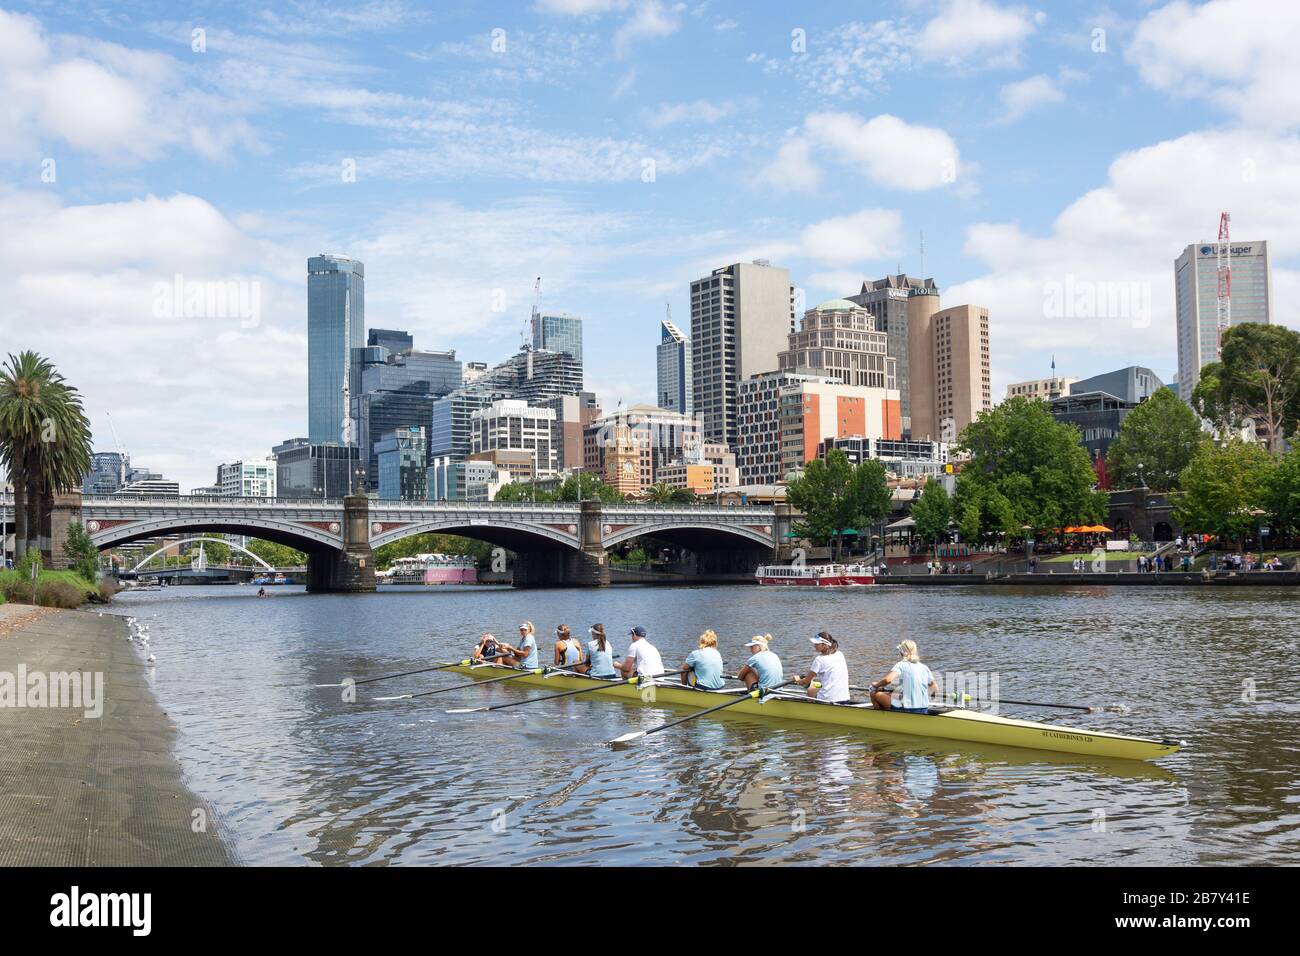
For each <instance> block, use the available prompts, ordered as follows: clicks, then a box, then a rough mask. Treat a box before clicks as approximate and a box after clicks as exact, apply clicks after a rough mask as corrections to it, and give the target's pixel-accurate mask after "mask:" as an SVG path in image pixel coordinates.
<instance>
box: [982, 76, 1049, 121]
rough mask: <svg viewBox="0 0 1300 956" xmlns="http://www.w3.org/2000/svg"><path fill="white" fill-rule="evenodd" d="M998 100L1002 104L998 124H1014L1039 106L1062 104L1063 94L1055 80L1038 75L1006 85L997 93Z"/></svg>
mask: <svg viewBox="0 0 1300 956" xmlns="http://www.w3.org/2000/svg"><path fill="white" fill-rule="evenodd" d="M998 99H999V100H1001V102H1002V112H1001V114H1000V115H999V117H998V122H1001V123H1014V122H1016V121H1017V120H1019V119H1021V118H1023V117H1024V116H1025V114H1027V113H1030V112H1033V111H1034V110H1036V109H1038V108H1039V107H1040V106H1048V105H1050V104H1052V103H1060V102H1063V101H1064V100H1065V94H1064V93H1062V92H1061V88H1060V87H1059V86H1058V85H1057V84H1056V81H1055V80H1053V79H1052V78H1051V77H1050V76H1048V75H1047V74H1045V73H1039V74H1038V75H1037V76H1031V77H1028V78H1026V79H1023V80H1019V81H1017V82H1015V83H1008V84H1007V85H1006V86H1004V87H1002V89H1000V90H999V91H998Z"/></svg>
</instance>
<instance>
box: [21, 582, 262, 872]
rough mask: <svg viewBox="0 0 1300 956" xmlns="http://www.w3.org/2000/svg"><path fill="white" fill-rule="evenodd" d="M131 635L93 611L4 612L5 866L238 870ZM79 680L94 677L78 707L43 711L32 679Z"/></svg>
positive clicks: (111, 618)
mask: <svg viewBox="0 0 1300 956" xmlns="http://www.w3.org/2000/svg"><path fill="white" fill-rule="evenodd" d="M127 633H128V630H127V623H126V621H125V620H124V619H123V618H120V617H115V616H113V615H108V614H100V613H97V612H95V611H62V610H61V611H55V610H51V609H48V608H36V607H32V606H30V605H17V604H6V605H3V606H0V866H220V865H227V864H230V863H233V862H236V861H235V860H234V859H233V858H232V857H231V855H230V853H229V852H228V851H227V849H226V846H225V844H224V843H223V841H222V839H221V837H220V835H219V827H218V825H217V820H216V817H215V816H214V814H213V813H212V810H211V808H210V807H208V806H207V804H205V803H204V802H203V801H202V800H200V799H199V798H198V797H196V796H195V795H194V794H193V793H191V792H190V790H189V789H188V788H187V787H186V786H185V784H184V782H183V780H182V775H181V769H180V765H179V764H178V763H177V762H176V759H175V757H174V756H173V753H172V747H173V742H174V739H175V733H176V730H175V727H174V725H173V724H172V721H171V719H170V718H169V717H168V715H167V714H166V713H165V712H164V711H163V710H162V708H161V707H160V706H159V705H158V703H157V701H156V700H155V698H154V695H153V692H152V690H151V689H150V687H149V680H148V675H147V673H146V665H145V664H144V662H143V661H142V660H141V659H140V657H139V656H138V654H137V652H136V650H135V648H134V647H133V646H132V645H131V644H130V643H129V642H128V641H127ZM74 672H80V673H83V674H89V675H92V676H91V678H90V679H87V680H86V681H85V682H84V683H83V685H82V694H81V696H80V698H79V699H78V700H77V706H38V705H37V703H38V702H37V698H36V695H35V692H34V690H33V687H34V683H33V682H34V681H35V682H37V683H39V682H40V681H41V680H43V679H45V675H54V674H63V673H66V674H71V673H74ZM20 674H25V676H26V681H25V684H26V688H25V689H24V688H20V687H18V686H17V677H18V675H20ZM94 675H101V676H100V677H99V678H98V681H99V683H98V686H99V687H100V689H101V690H100V693H98V694H95V693H94V691H93V688H94V687H95V686H96V684H97V681H96V679H95V677H94ZM51 686H53V682H51ZM6 691H7V693H6ZM51 696H53V695H51ZM65 702H66V701H65ZM47 703H58V702H57V701H49V700H48V699H47ZM18 704H24V705H26V706H17V705H18ZM95 710H101V711H102V712H101V713H100V714H99V715H98V716H95V715H94V711H95ZM196 831H197V832H196Z"/></svg>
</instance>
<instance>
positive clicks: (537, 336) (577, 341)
mask: <svg viewBox="0 0 1300 956" xmlns="http://www.w3.org/2000/svg"><path fill="white" fill-rule="evenodd" d="M532 331H533V348H534V350H542V349H545V350H547V351H549V352H564V353H565V354H566V355H569V356H571V357H573V358H575V359H577V360H578V362H579V363H581V362H582V318H581V316H577V315H570V314H569V313H568V312H539V311H537V309H533V317H532Z"/></svg>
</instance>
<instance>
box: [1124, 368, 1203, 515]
mask: <svg viewBox="0 0 1300 956" xmlns="http://www.w3.org/2000/svg"><path fill="white" fill-rule="evenodd" d="M1207 438H1208V436H1207V435H1206V434H1205V433H1204V432H1203V431H1201V422H1200V419H1199V418H1198V417H1197V415H1196V413H1195V412H1193V411H1192V410H1191V408H1189V407H1188V406H1187V405H1186V404H1184V403H1183V402H1182V401H1180V400H1179V398H1178V396H1177V395H1175V394H1174V393H1173V392H1172V391H1171V390H1170V389H1167V388H1162V389H1160V390H1159V391H1157V392H1156V393H1155V394H1154V395H1152V396H1151V397H1150V398H1148V399H1147V400H1146V401H1145V402H1143V403H1142V404H1141V405H1139V406H1138V407H1137V408H1135V409H1133V410H1132V411H1131V412H1129V413H1128V415H1127V416H1125V418H1124V423H1123V424H1122V425H1120V429H1119V435H1118V436H1117V437H1116V438H1115V440H1114V441H1113V442H1112V443H1111V446H1110V451H1109V452H1108V453H1107V455H1106V471H1107V473H1108V474H1109V475H1110V477H1111V480H1112V482H1113V483H1114V484H1115V486H1116V487H1120V488H1128V487H1137V486H1139V485H1141V484H1142V483H1143V482H1146V485H1147V487H1149V488H1152V489H1154V490H1155V491H1174V490H1175V489H1177V487H1178V476H1179V475H1181V474H1182V473H1183V469H1185V468H1186V467H1187V466H1188V465H1189V464H1190V463H1191V460H1192V456H1193V455H1194V454H1196V449H1197V448H1198V447H1199V446H1200V444H1201V442H1202V441H1205V440H1206V439H1207Z"/></svg>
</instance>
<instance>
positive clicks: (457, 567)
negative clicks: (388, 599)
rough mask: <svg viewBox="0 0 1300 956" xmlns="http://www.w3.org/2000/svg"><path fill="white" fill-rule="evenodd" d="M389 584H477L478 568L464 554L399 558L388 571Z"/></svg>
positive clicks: (421, 555)
mask: <svg viewBox="0 0 1300 956" xmlns="http://www.w3.org/2000/svg"><path fill="white" fill-rule="evenodd" d="M387 583H389V584H476V583H478V566H477V565H476V564H475V563H474V559H473V558H471V557H468V556H466V555H463V554H417V555H413V556H412V557H409V558H398V559H397V560H396V561H394V562H393V564H392V567H390V568H389V569H388V575H387Z"/></svg>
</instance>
